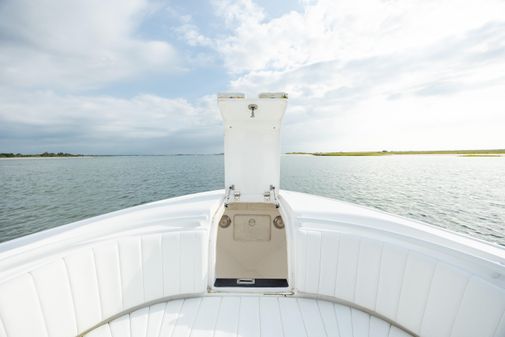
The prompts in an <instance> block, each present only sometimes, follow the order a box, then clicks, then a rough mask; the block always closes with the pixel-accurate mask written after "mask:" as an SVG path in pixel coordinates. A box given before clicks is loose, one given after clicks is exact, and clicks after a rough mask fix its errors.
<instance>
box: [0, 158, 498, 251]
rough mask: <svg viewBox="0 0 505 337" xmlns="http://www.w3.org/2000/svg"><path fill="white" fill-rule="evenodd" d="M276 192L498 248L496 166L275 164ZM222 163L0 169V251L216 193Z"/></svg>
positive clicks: (413, 161)
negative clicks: (365, 209) (75, 225)
mask: <svg viewBox="0 0 505 337" xmlns="http://www.w3.org/2000/svg"><path fill="white" fill-rule="evenodd" d="M281 164H282V165H281V171H282V172H281V176H282V179H281V188H283V189H288V190H294V191H301V192H307V193H312V194H318V195H323V196H328V197H332V198H337V199H340V200H346V201H350V202H353V203H357V204H361V205H365V206H369V207H374V208H378V209H381V210H384V211H387V212H391V213H395V214H399V215H403V216H406V217H409V218H413V219H418V220H421V221H424V222H428V223H431V224H434V225H438V226H441V227H444V228H447V229H451V230H454V231H458V232H462V233H466V234H469V235H471V236H474V237H478V238H481V239H484V240H487V241H490V242H495V243H498V244H501V245H505V174H504V173H505V157H500V158H485V157H479V158H464V157H457V156H386V157H311V156H283V157H282V160H281ZM223 175H224V173H223V157H222V156H165V157H156V156H152V157H94V158H64V159H60V158H51V159H9V160H0V241H6V240H10V239H13V238H16V237H19V236H22V235H26V234H29V233H33V232H37V231H40V230H43V229H47V228H51V227H55V226H60V225H63V224H66V223H69V222H73V221H77V220H80V219H84V218H88V217H91V216H94V215H99V214H103V213H107V212H111V211H114V210H118V209H121V208H125V207H129V206H134V205H139V204H142V203H146V202H150V201H155V200H160V199H164V198H170V197H174V196H179V195H184V194H189V193H195V192H201V191H208V190H214V189H219V188H222V187H223Z"/></svg>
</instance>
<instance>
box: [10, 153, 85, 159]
mask: <svg viewBox="0 0 505 337" xmlns="http://www.w3.org/2000/svg"><path fill="white" fill-rule="evenodd" d="M82 156H83V155H82V154H71V153H64V152H58V153H53V152H44V153H38V154H22V153H0V158H32V157H44V158H45V157H82Z"/></svg>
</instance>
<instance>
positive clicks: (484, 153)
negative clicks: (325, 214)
mask: <svg viewBox="0 0 505 337" xmlns="http://www.w3.org/2000/svg"><path fill="white" fill-rule="evenodd" d="M286 154H289V155H309V156H320V157H373V156H395V155H443V154H446V155H447V154H448V155H459V156H460V157H502V155H504V154H505V149H493V150H441V151H385V150H384V151H363V152H359V151H354V152H288V153H286Z"/></svg>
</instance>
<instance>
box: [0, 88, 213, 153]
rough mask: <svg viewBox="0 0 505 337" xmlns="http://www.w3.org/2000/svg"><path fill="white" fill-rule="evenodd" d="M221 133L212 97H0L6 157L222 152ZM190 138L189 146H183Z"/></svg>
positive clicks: (1, 143) (0, 130) (0, 144)
mask: <svg viewBox="0 0 505 337" xmlns="http://www.w3.org/2000/svg"><path fill="white" fill-rule="evenodd" d="M221 133H222V127H221V123H220V120H219V114H218V112H217V109H216V107H215V101H214V98H213V97H203V98H201V99H199V100H198V101H196V102H193V103H189V102H188V101H186V100H185V99H181V98H176V99H167V98H162V97H158V96H153V95H138V96H134V97H132V98H128V99H122V98H116V97H110V96H98V97H97V96H90V97H88V96H80V95H59V94H56V93H54V92H47V91H44V92H35V93H33V92H31V93H22V94H19V93H10V94H8V95H2V96H1V97H0V135H1V136H0V147H4V148H6V147H7V146H8V145H10V147H11V149H12V150H10V151H21V152H22V151H28V152H37V151H60V150H58V149H60V148H68V147H69V146H70V147H71V148H72V147H73V148H80V149H84V150H85V151H88V152H87V153H97V154H107V153H151V154H164V153H173V152H177V151H182V152H184V150H186V151H191V152H193V151H194V152H199V153H202V152H204V153H205V152H220V147H219V145H220V144H221V141H220V138H221V137H218V136H217V135H218V134H219V135H220V134H221ZM20 134H21V135H23V137H21V138H19V137H18V135H20ZM184 135H186V136H184ZM188 135H190V136H188ZM211 136H212V137H211ZM188 137H189V138H190V139H192V140H191V141H189V142H188V143H187V144H184V143H183V142H181V140H183V139H184V140H188ZM209 137H210V138H214V139H213V140H212V139H209ZM30 149H32V150H30ZM34 149H37V150H34ZM74 151H75V150H74ZM81 151H82V150H81ZM138 151H140V152H138Z"/></svg>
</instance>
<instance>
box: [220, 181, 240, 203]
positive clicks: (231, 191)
mask: <svg viewBox="0 0 505 337" xmlns="http://www.w3.org/2000/svg"><path fill="white" fill-rule="evenodd" d="M232 198H233V200H234V201H239V200H240V191H238V190H235V185H231V186H230V187H228V190H227V192H226V198H225V200H224V207H228V205H229V204H230V200H231V199H232Z"/></svg>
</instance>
